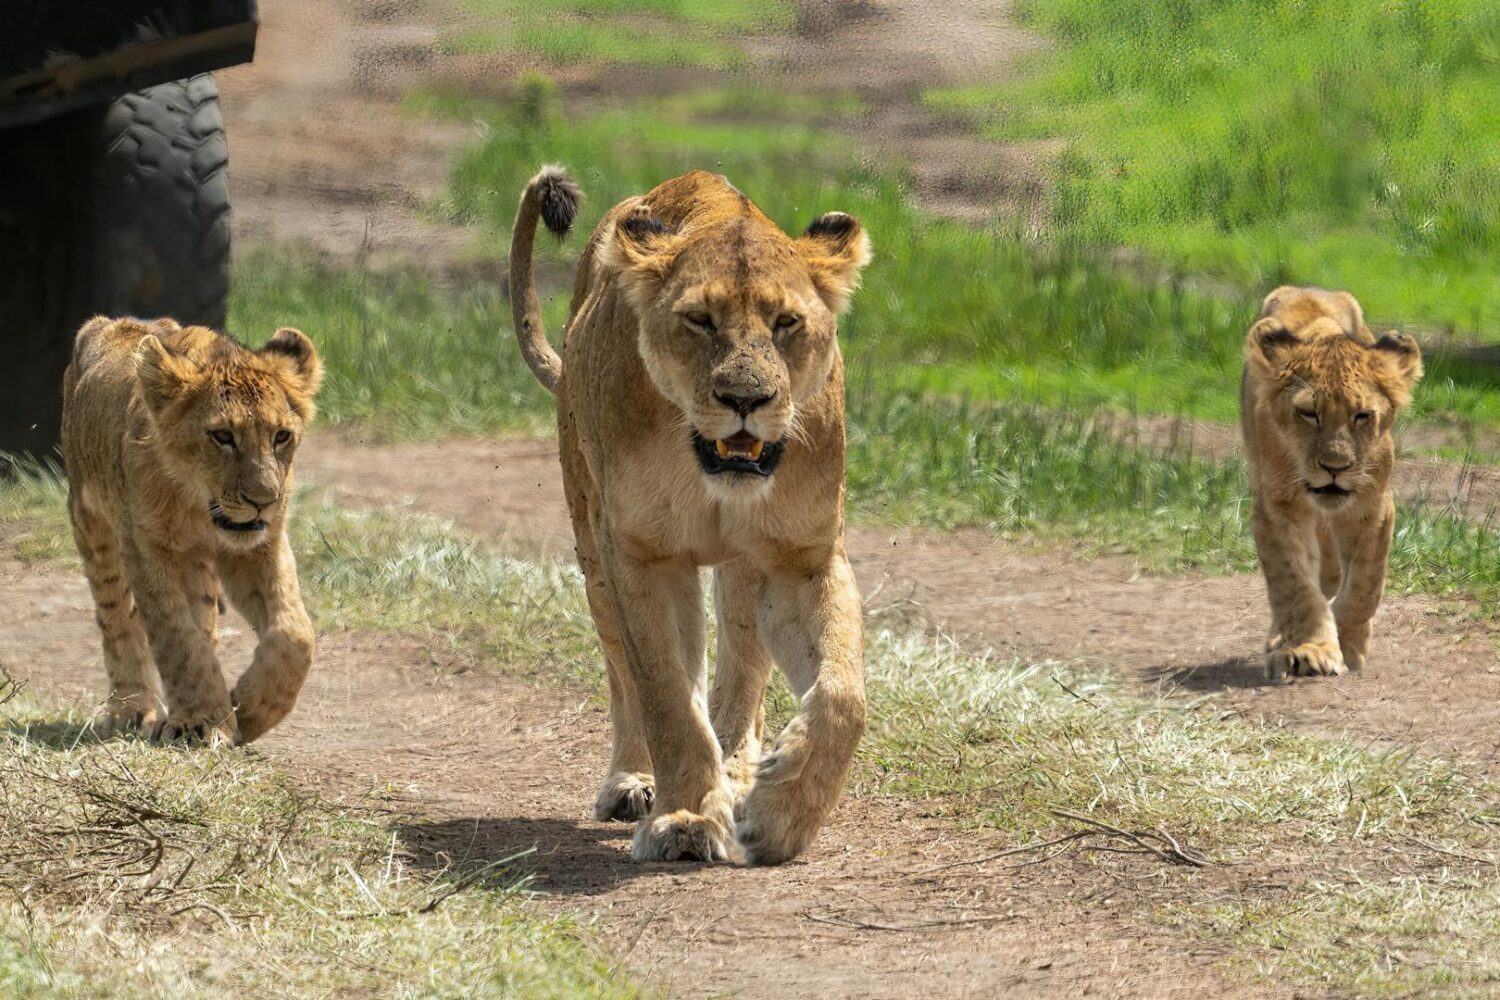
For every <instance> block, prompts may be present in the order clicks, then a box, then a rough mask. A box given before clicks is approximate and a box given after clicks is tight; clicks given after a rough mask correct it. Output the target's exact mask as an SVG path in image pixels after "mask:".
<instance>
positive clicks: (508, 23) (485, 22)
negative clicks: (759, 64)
mask: <svg viewBox="0 0 1500 1000" xmlns="http://www.w3.org/2000/svg"><path fill="white" fill-rule="evenodd" d="M468 7H469V9H470V14H471V17H470V22H471V24H470V26H468V27H465V28H461V29H459V30H457V31H454V32H452V33H451V34H448V35H446V36H444V37H443V39H442V40H441V44H442V46H443V47H444V48H446V49H447V50H448V51H451V52H460V53H473V52H522V53H531V54H535V55H538V56H541V57H542V58H543V59H545V60H546V61H547V62H548V63H550V64H551V65H554V66H559V67H563V66H575V65H592V66H600V67H603V66H611V65H639V66H692V67H702V68H706V69H713V70H726V69H732V68H736V67H740V66H743V65H744V64H745V63H746V56H745V52H744V50H743V49H742V48H741V47H740V45H739V44H738V39H739V37H741V36H743V35H745V34H747V33H753V32H764V31H768V30H774V29H785V28H788V27H790V25H791V23H792V21H793V14H792V5H791V4H790V3H787V2H776V0H758V2H753V3H738V2H735V0H643V2H632V0H542V2H538V3H533V2H530V0H469V3H468Z"/></svg>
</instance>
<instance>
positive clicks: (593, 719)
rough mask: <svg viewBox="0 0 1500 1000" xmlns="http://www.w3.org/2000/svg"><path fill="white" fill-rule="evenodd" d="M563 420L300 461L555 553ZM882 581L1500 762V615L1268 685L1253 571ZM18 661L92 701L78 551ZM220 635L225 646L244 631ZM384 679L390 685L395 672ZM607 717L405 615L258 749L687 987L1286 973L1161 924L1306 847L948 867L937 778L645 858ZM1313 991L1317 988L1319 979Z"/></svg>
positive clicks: (23, 586)
mask: <svg viewBox="0 0 1500 1000" xmlns="http://www.w3.org/2000/svg"><path fill="white" fill-rule="evenodd" d="M553 448H554V445H553V444H552V443H551V442H530V441H517V442H480V441H467V440H466V441H449V442H430V443H422V444H412V445H396V446H392V445H378V444H363V443H361V442H359V441H358V440H355V439H352V438H349V437H347V436H345V437H335V436H333V435H328V434H325V435H324V436H322V437H321V438H320V439H317V440H314V441H312V442H310V443H309V445H308V446H307V447H306V448H305V449H304V451H303V478H304V480H305V481H307V482H310V483H312V484H313V485H315V486H316V487H318V488H319V489H321V490H325V491H327V492H328V493H329V494H331V496H332V497H333V498H334V499H335V500H337V501H338V502H339V503H342V504H345V505H348V506H352V507H356V508H359V507H367V508H375V507H379V508H386V509H395V510H401V509H408V510H412V511H421V512H424V513H432V514H436V515H439V516H442V517H445V518H450V519H452V520H453V521H454V522H455V523H456V524H457V525H458V526H459V527H461V528H462V529H463V530H465V531H467V532H471V533H473V534H474V535H476V536H480V537H486V538H490V539H494V540H498V542H499V543H500V544H503V545H506V546H508V547H511V548H519V549H521V550H523V551H525V552H526V553H528V554H529V555H532V556H534V557H537V558H549V557H558V558H565V557H567V555H568V552H567V550H568V548H569V546H570V541H571V540H570V538H569V536H568V528H567V520H566V517H565V513H564V509H563V502H562V497H561V491H560V484H559V477H558V473H557V471H556V458H555V453H554V450H553ZM850 549H851V554H852V556H853V559H854V563H855V567H856V572H857V574H858V575H859V578H860V581H861V585H862V588H863V590H864V593H865V594H866V595H868V596H870V597H871V603H872V604H881V603H886V602H889V601H892V600H899V599H910V600H911V601H914V602H916V604H917V605H918V606H919V607H920V614H921V617H922V618H923V619H925V621H926V622H927V623H928V624H930V625H932V626H934V627H942V628H945V629H948V630H950V631H952V632H953V633H955V634H957V635H959V636H961V637H962V638H963V640H964V641H965V642H966V643H968V644H970V645H971V646H973V647H976V648H978V647H990V648H994V649H997V650H1000V651H1002V652H1006V653H1016V654H1018V655H1023V656H1029V657H1040V658H1047V659H1057V660H1067V661H1072V662H1077V663H1080V664H1084V665H1088V666H1091V667H1093V668H1096V669H1098V670H1101V671H1103V670H1115V671H1118V672H1120V673H1121V674H1122V675H1123V676H1124V677H1125V678H1126V679H1127V680H1128V682H1129V683H1131V684H1135V685H1139V686H1141V687H1143V688H1147V689H1150V688H1154V687H1157V686H1159V685H1166V686H1167V687H1168V688H1172V689H1180V690H1181V691H1182V692H1183V694H1184V695H1185V696H1189V697H1198V696H1200V695H1207V696H1209V697H1211V698H1213V699H1214V700H1216V701H1217V702H1218V703H1220V704H1221V705H1222V706H1223V707H1224V709H1225V710H1227V711H1231V712H1246V713H1252V714H1256V715H1268V716H1274V717H1279V718H1283V719H1286V720H1288V721H1289V722H1290V723H1291V724H1294V725H1297V726H1299V727H1306V728H1309V729H1313V730H1316V731H1319V732H1324V733H1337V734H1345V735H1350V736H1353V737H1354V738H1355V739H1358V740H1362V741H1368V742H1371V743H1377V744H1378V743H1385V742H1399V743H1402V744H1405V745H1415V746H1419V747H1422V748H1424V749H1426V750H1428V751H1431V752H1438V753H1443V754H1446V755H1453V756H1456V757H1458V758H1460V759H1462V760H1464V761H1465V762H1466V763H1467V764H1468V765H1469V766H1471V767H1472V768H1474V769H1475V770H1480V771H1487V772H1490V773H1496V771H1497V768H1496V766H1495V765H1496V761H1495V745H1494V738H1493V733H1494V731H1495V727H1496V724H1497V723H1500V709H1497V707H1496V706H1497V705H1500V675H1497V673H1496V668H1495V666H1494V664H1495V649H1494V636H1493V635H1491V634H1490V633H1489V632H1487V631H1486V630H1484V629H1480V628H1476V627H1475V626H1473V624H1472V623H1461V622H1454V621H1453V620H1452V617H1451V615H1450V614H1448V613H1447V612H1445V611H1444V610H1443V609H1441V608H1439V607H1438V606H1436V605H1435V604H1434V603H1433V602H1431V601H1429V600H1427V599H1423V598H1415V597H1411V598H1397V599H1395V600H1393V601H1391V602H1390V603H1389V606H1388V609H1387V610H1386V611H1385V612H1384V613H1383V615H1382V618H1381V621H1380V624H1379V627H1378V630H1377V639H1376V643H1375V647H1374V649H1373V651H1372V656H1371V666H1370V667H1369V668H1368V669H1367V670H1366V671H1365V672H1364V673H1363V674H1360V675H1354V676H1350V677H1345V678H1341V679H1339V680H1336V681H1326V682H1303V683H1298V684H1295V685H1292V686H1287V687H1281V686H1276V687H1271V686H1266V685H1264V684H1263V683H1262V681H1261V677H1260V673H1259V668H1258V666H1257V665H1256V664H1255V663H1254V662H1253V661H1252V659H1250V658H1249V657H1250V656H1251V654H1252V653H1253V651H1254V649H1255V646H1256V643H1257V642H1258V640H1259V638H1260V634H1261V630H1262V624H1263V620H1264V615H1265V613H1264V608H1263V597H1262V594H1261V587H1260V584H1259V582H1258V581H1257V580H1255V579H1254V578H1247V577H1229V578H1199V579H1160V578H1153V577H1144V576H1141V575H1139V574H1137V573H1135V572H1134V571H1133V570H1132V568H1131V567H1130V565H1129V564H1128V563H1127V562H1125V561H1124V560H1112V559H1103V560H1094V561H1091V562H1080V561H1074V560H1072V559H1070V558H1069V557H1068V556H1066V555H1060V554H1058V553H1055V552H1039V551H1034V550H1023V549H1018V548H1016V547H1013V546H1008V545H1006V544H1003V543H1000V542H997V541H995V540H993V539H991V538H989V537H988V536H986V535H985V534H983V533H982V532H979V531H962V532H957V533H952V534H936V533H930V532H925V531H915V530H902V531H889V530H876V529H870V528H856V529H854V530H853V531H852V532H851V535H850ZM0 606H3V607H5V608H6V609H7V610H8V611H10V612H12V613H11V614H8V615H6V616H5V617H4V618H3V619H0V665H3V666H4V667H5V668H6V669H7V670H9V671H10V672H12V673H14V674H17V675H19V676H21V677H23V678H24V679H26V680H27V682H28V683H30V684H32V685H34V686H35V687H36V688H37V689H38V690H39V691H44V692H46V693H47V694H48V695H61V696H62V697H63V698H64V699H67V698H76V699H77V700H78V702H79V704H81V705H84V706H87V705H90V704H92V703H93V702H94V701H95V700H97V698H98V697H99V696H100V694H101V690H100V688H101V681H102V677H103V672H102V669H101V667H100V663H99V653H98V640H97V637H96V633H95V629H94V626H93V623H92V607H91V604H90V601H89V598H88V594H87V589H86V587H85V585H84V583H83V581H82V579H81V578H80V577H77V576H74V575H72V574H67V573H60V572H55V571H45V572H41V573H38V572H37V571H36V570H35V569H34V568H29V567H23V566H20V565H18V564H16V563H14V562H0ZM235 625H237V628H235V627H231V629H230V631H229V633H228V634H227V635H226V639H225V644H224V647H223V649H224V660H225V662H226V664H229V665H231V666H230V668H229V669H230V670H231V672H235V671H237V669H238V665H239V664H243V663H245V662H247V660H248V648H249V646H248V644H249V637H248V636H247V635H246V630H245V629H244V627H243V625H242V624H238V623H235ZM377 692H378V695H377V694H376V693H377ZM607 746H608V725H607V718H606V717H605V715H604V713H603V712H601V711H600V710H599V709H598V707H597V706H596V705H595V704H594V703H593V702H592V700H591V699H590V698H589V697H588V696H587V695H586V694H585V693H583V692H580V691H577V690H575V689H570V688H566V687H560V686H548V685H542V686H533V685H529V684H526V683H524V682H521V681H517V680H514V679H511V678H508V677H505V676H501V675H497V674H496V673H494V672H491V671H488V670H484V669H477V670H476V669H471V668H470V665H469V664H467V663H462V662H458V661H456V660H455V659H454V658H453V657H452V654H445V653H443V652H441V651H434V650H431V649H428V648H424V647H423V646H422V645H421V644H420V643H419V642H418V641H416V640H414V639H410V638H405V637H400V636H385V635H373V634H365V633H346V634H336V635H329V636H325V637H324V638H323V640H322V642H321V645H320V650H319V657H318V662H317V665H316V668H315V670H314V673H313V676H312V678H311V680H310V681H309V684H308V687H307V689H306V691H305V692H304V695H303V697H302V700H301V702H300V703H299V705H298V708H297V710H296V712H294V713H293V715H292V716H291V717H290V718H289V719H288V720H287V721H286V722H285V723H284V724H283V725H282V726H281V727H280V728H278V729H277V730H275V731H274V732H273V733H271V734H270V735H268V736H267V737H266V738H265V739H263V740H262V741H260V742H259V743H258V744H257V745H256V748H255V751H254V752H259V753H264V754H266V755H268V756H270V757H272V758H273V759H274V760H275V761H276V762H277V763H278V764H280V765H281V766H283V767H285V768H287V769H289V770H290V771H292V772H293V773H295V774H298V775H300V776H301V777H302V779H303V780H305V781H306V782H308V783H309V784H310V785H316V786H319V787H323V788H325V789H328V790H330V791H333V792H335V793H343V794H348V795H350V796H354V797H358V796H360V795H362V794H363V793H364V792H366V791H368V790H370V789H372V788H377V789H379V788H385V789H389V790H390V791H389V792H388V793H387V797H388V798H389V799H390V802H389V807H390V809H391V813H392V816H393V822H394V823H395V825H396V827H397V833H398V835H399V837H400V840H401V842H402V844H403V846H404V849H405V851H406V853H407V854H408V856H409V857H411V858H412V859H413V860H414V862H415V863H416V864H418V865H421V866H424V867H432V868H439V867H443V866H446V865H449V864H458V865H460V866H463V865H471V864H478V863H483V862H489V861H494V860H496V859H499V858H503V857H507V856H509V855H510V854H513V853H514V852H516V851H517V850H525V849H528V848H534V849H535V851H536V853H535V855H533V856H532V857H530V858H528V859H526V861H525V862H523V867H524V868H526V869H527V870H530V871H532V872H534V873H535V877H536V887H537V888H538V889H539V890H541V891H542V892H544V893H546V895H545V896H542V897H540V898H539V900H538V902H537V904H536V905H539V906H543V907H546V908H548V909H552V910H562V911H567V912H572V913H581V914H584V915H589V916H594V917H596V918H597V926H598V928H599V931H600V934H601V936H602V937H603V938H604V939H605V941H606V942H607V943H608V944H609V945H610V946H611V947H612V948H614V949H616V950H617V951H618V952H619V953H620V954H622V955H623V956H624V957H625V961H626V962H627V964H628V965H629V966H630V967H631V968H632V969H633V970H634V971H635V972H637V973H638V974H639V975H641V976H643V977H644V978H646V979H647V980H649V981H651V982H653V983H655V984H658V985H662V986H665V987H667V988H669V989H670V990H671V992H672V993H673V995H678V996H706V995H713V994H715V993H717V992H720V991H726V992H729V993H732V994H733V995H737V996H745V997H809V998H811V997H819V998H822V997H831V996H860V997H892V998H896V997H910V996H933V997H950V996H951V997H969V996H972V997H988V996H994V995H997V994H999V993H1002V992H1003V993H1005V995H1007V996H1012V995H1013V996H1037V997H1043V996H1046V997H1057V996H1118V997H1143V998H1145V997H1170V996H1188V995H1190V994H1195V993H1200V992H1201V991H1203V990H1204V989H1209V990H1213V991H1215V992H1218V993H1220V994H1222V995H1225V996H1278V995H1282V996H1291V995H1293V993H1292V992H1291V991H1278V990H1276V989H1274V988H1270V987H1267V986H1264V985H1262V986H1258V987H1255V988H1250V987H1243V986H1240V985H1237V984H1236V983H1235V982H1233V981H1232V980H1231V979H1228V978H1227V974H1226V972H1225V962H1226V960H1227V959H1229V958H1230V955H1229V954H1228V948H1227V947H1226V946H1222V945H1218V944H1217V943H1212V942H1206V941H1204V940H1201V939H1198V938H1194V937H1191V936H1188V937H1183V936H1181V935H1180V934H1178V933H1175V932H1174V931H1173V929H1172V928H1171V927H1169V926H1167V925H1165V924H1164V922H1163V921H1162V919H1161V917H1160V916H1159V913H1160V905H1161V904H1163V903H1166V902H1169V901H1173V900H1175V901H1179V902H1180V901H1182V900H1184V899H1190V898H1203V897H1205V896H1209V895H1213V896H1216V897H1217V896H1221V895H1223V894H1234V895H1237V896H1248V897H1251V898H1257V899H1265V898H1267V897H1272V896H1275V895H1276V894H1278V893H1281V892H1284V891H1287V886H1288V885H1289V884H1294V883H1295V882H1296V879H1294V878H1292V877H1290V876H1289V874H1288V873H1289V872H1291V871H1294V870H1296V868H1297V867H1298V866H1304V865H1308V864H1309V863H1312V862H1311V861H1310V859H1309V858H1308V857H1307V856H1306V854H1305V851H1306V847H1305V846H1299V847H1298V848H1297V850H1298V852H1299V855H1300V856H1299V857H1295V858H1294V857H1287V856H1284V855H1282V854H1280V853H1279V852H1277V851H1276V850H1275V847H1274V845H1267V849H1266V852H1265V853H1264V854H1262V855H1260V856H1259V857H1258V861H1257V864H1255V865H1254V866H1253V867H1250V866H1244V865H1236V866H1216V867H1213V868H1210V869H1207V870H1204V871H1187V870H1179V869H1168V868H1165V867H1164V866H1160V865H1154V864H1148V863H1146V862H1143V861H1137V860H1135V859H1126V858H1122V857H1121V856H1119V855H1096V856H1092V857H1084V856H1081V855H1074V856H1070V857H1067V858H1063V859H1060V860H1058V861H1056V862H1053V863H1050V864H1047V865H1041V866H1032V867H1023V868H1000V867H997V866H995V865H989V866H983V867H965V868H958V869H954V870H950V871H948V872H945V873H933V872H932V871H931V870H932V869H934V868H937V867H939V866H942V865H945V864H950V863H952V862H954V861H962V860H966V859H972V858H975V857H979V856H982V855H984V854H986V853H988V852H990V851H992V850H995V849H996V848H997V847H1009V846H1013V845H1011V844H1009V843H1003V842H1002V843H999V844H996V843H994V842H992V838H991V837H990V836H988V835H984V834H979V833H974V832H970V831H964V830H961V829H956V828H954V827H953V826H952V825H951V824H950V823H948V822H946V821H944V820H941V819H939V818H937V817H936V816H935V815H934V814H933V813H932V812H931V809H932V808H933V806H932V805H929V804H927V803H924V802H921V801H908V800H902V799H897V798H891V797H869V798H858V797H851V798H849V799H847V800H846V801H845V802H844V803H843V804H842V805H841V806H840V808H839V810H838V812H837V815H836V817H835V819H834V821H833V823H832V824H831V825H830V827H829V828H828V829H827V830H826V831H825V832H824V834H823V835H822V837H821V838H820V840H819V841H818V842H817V843H816V844H815V845H814V847H813V849H812V850H810V851H809V853H808V854H807V855H806V857H805V858H804V859H802V860H799V861H798V862H796V863H794V864H792V865H789V866H786V867H783V868H778V869H770V870H742V869H734V868H729V867H699V866H670V865H660V866H638V865H634V864H631V863H630V862H629V861H628V827H625V826H623V825H618V824H600V823H596V822H594V821H593V820H592V819H591V818H590V815H589V810H590V804H591V802H592V795H593V790H594V785H595V782H596V781H597V779H598V777H599V775H600V774H601V773H602V768H603V766H604V763H605V759H606V753H607ZM1302 995H1307V994H1302Z"/></svg>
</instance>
